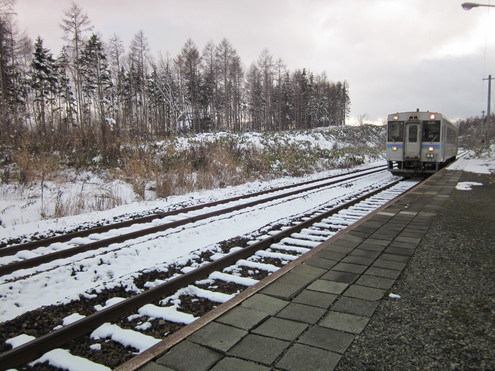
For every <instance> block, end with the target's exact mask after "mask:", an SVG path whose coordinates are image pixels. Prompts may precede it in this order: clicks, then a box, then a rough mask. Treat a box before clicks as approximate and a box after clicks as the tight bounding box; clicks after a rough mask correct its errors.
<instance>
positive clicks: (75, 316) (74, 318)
mask: <svg viewBox="0 0 495 371" xmlns="http://www.w3.org/2000/svg"><path fill="white" fill-rule="evenodd" d="M83 318H85V316H83V315H82V314H79V313H72V314H71V315H69V316H67V317H65V318H64V319H63V320H62V325H63V326H68V325H70V324H71V323H74V322H77V321H79V320H80V319H83Z"/></svg>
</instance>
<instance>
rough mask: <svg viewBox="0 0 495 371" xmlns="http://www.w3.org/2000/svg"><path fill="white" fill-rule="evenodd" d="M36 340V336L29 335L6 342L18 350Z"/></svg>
mask: <svg viewBox="0 0 495 371" xmlns="http://www.w3.org/2000/svg"><path fill="white" fill-rule="evenodd" d="M34 339H36V338H35V337H34V336H31V335H27V334H20V335H18V336H16V337H13V338H11V339H8V340H5V342H6V343H7V344H9V345H10V346H11V347H12V348H17V347H18V346H21V345H23V344H26V343H29V342H30V341H31V340H34Z"/></svg>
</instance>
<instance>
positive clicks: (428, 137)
mask: <svg viewBox="0 0 495 371" xmlns="http://www.w3.org/2000/svg"><path fill="white" fill-rule="evenodd" d="M439 141H440V121H423V142H439Z"/></svg>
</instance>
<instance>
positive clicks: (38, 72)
mask: <svg viewBox="0 0 495 371" xmlns="http://www.w3.org/2000/svg"><path fill="white" fill-rule="evenodd" d="M31 67H32V72H31V87H32V89H33V91H34V103H35V117H36V119H37V122H39V124H40V130H41V133H42V134H44V135H46V134H48V133H49V132H50V133H51V132H52V130H53V121H52V120H48V121H47V115H50V113H51V112H50V111H49V110H48V108H49V106H50V105H51V104H52V103H53V99H54V95H55V92H56V90H57V77H56V66H55V60H54V59H53V57H52V54H51V52H50V51H49V50H48V49H46V48H44V47H43V40H42V39H41V37H38V38H37V39H36V43H35V44H34V54H33V60H32V63H31Z"/></svg>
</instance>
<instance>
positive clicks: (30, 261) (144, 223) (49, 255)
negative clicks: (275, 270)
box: [0, 166, 386, 276]
mask: <svg viewBox="0 0 495 371" xmlns="http://www.w3.org/2000/svg"><path fill="white" fill-rule="evenodd" d="M384 169H386V167H384V166H378V167H373V168H371V169H366V170H364V171H363V170H360V171H355V172H351V173H348V174H344V175H336V176H331V177H327V178H323V179H318V180H312V181H308V182H304V183H298V184H294V185H290V186H285V187H280V188H277V189H273V190H269V191H263V192H257V193H253V194H249V195H244V196H239V197H234V198H229V199H225V200H220V201H216V202H211V203H208V204H202V205H197V206H192V207H188V208H185V209H181V210H174V211H170V212H167V213H160V214H155V215H150V216H146V217H143V218H139V219H134V220H131V221H126V222H120V223H116V224H113V225H107V226H100V227H97V228H93V229H88V230H85V231H79V232H74V233H69V234H67V235H62V236H57V237H52V238H48V239H45V240H37V241H33V242H29V243H25V244H21V245H14V246H9V247H4V248H2V249H0V258H1V257H3V258H4V259H2V260H3V263H2V260H0V276H3V275H7V274H10V273H12V272H15V271H18V270H21V269H28V268H33V267H37V266H39V265H41V264H44V263H48V262H52V261H54V260H58V259H64V258H67V257H71V256H74V255H76V254H80V253H84V252H87V251H92V250H97V249H99V248H102V247H106V246H109V245H111V244H114V243H122V242H125V241H128V240H131V239H135V238H138V237H142V236H146V235H150V234H153V233H157V232H162V231H165V230H167V229H172V228H177V227H179V226H183V225H186V224H190V223H193V222H196V221H199V220H204V219H207V218H212V217H215V216H219V215H224V214H227V213H231V212H235V211H238V210H241V209H244V208H248V207H252V206H256V205H259V204H263V203H267V202H270V201H274V200H277V199H281V198H286V197H290V196H294V195H299V194H302V193H303V192H310V191H313V190H316V189H321V188H324V187H328V186H332V185H335V184H338V183H339V182H342V181H349V180H352V179H356V178H360V177H363V176H366V175H370V174H373V173H377V172H381V171H384ZM293 188H295V189H293ZM289 189H293V190H291V191H288V190H289ZM270 194H272V195H271V196H270ZM262 196H267V197H262ZM246 199H253V200H252V201H248V202H244V203H241V204H234V205H233V206H230V207H225V208H221V209H216V210H213V211H207V212H202V213H201V214H199V215H198V214H197V215H193V216H189V214H191V213H193V212H195V211H200V210H207V209H210V208H215V207H217V206H220V205H227V204H229V203H236V202H237V201H240V200H246ZM170 217H176V218H180V219H179V220H174V221H168V220H169V219H167V218H170ZM156 219H161V220H162V221H164V223H159V225H152V226H150V224H154V223H153V220H156ZM136 227H137V229H136ZM126 229H134V230H132V231H126ZM97 234H107V235H108V234H112V235H115V236H111V237H106V236H104V235H102V237H97V236H96V235H97ZM88 237H89V238H88ZM83 238H86V240H88V239H90V238H93V239H97V241H94V242H89V243H79V242H75V243H74V242H73V244H75V246H71V244H70V241H74V240H75V241H81V239H83ZM62 242H66V247H65V248H60V247H59V246H57V251H55V252H51V251H50V250H49V247H50V245H53V244H60V243H62ZM43 247H47V248H46V249H44V248H43ZM37 249H39V250H40V251H39V253H38V254H36V256H34V257H29V258H22V257H18V256H16V254H18V253H20V252H24V251H30V252H35V251H36V250H37ZM5 257H10V261H9V259H6V258H5ZM5 262H7V263H5Z"/></svg>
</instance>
